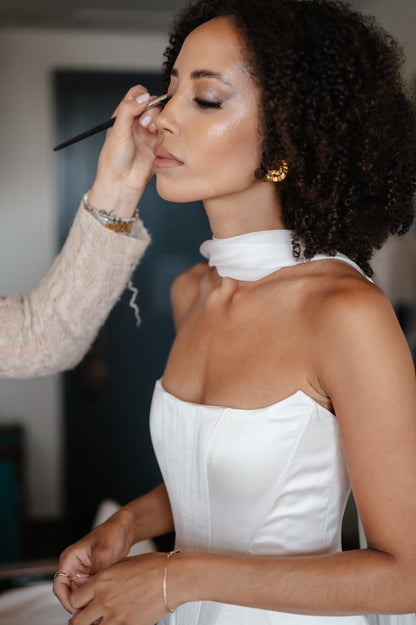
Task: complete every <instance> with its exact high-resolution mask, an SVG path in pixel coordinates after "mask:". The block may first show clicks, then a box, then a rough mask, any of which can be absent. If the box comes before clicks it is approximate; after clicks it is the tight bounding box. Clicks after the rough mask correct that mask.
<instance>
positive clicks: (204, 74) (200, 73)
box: [171, 69, 231, 87]
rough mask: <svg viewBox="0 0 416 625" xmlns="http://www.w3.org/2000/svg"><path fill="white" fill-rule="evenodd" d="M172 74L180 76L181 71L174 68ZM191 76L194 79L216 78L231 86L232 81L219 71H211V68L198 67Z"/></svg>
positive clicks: (176, 76)
mask: <svg viewBox="0 0 416 625" xmlns="http://www.w3.org/2000/svg"><path fill="white" fill-rule="evenodd" d="M171 74H172V76H174V77H175V78H178V77H179V72H178V70H177V69H173V70H172V72H171ZM191 78H192V79H193V80H198V79H200V78H215V79H216V80H219V81H220V82H222V83H224V84H225V85H228V86H229V87H230V86H231V85H230V83H229V82H228V80H227V79H226V78H224V76H223V75H222V74H220V73H219V72H213V71H211V70H209V69H196V70H195V71H193V72H192V73H191Z"/></svg>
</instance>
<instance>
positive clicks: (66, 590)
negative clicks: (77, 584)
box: [53, 575, 74, 614]
mask: <svg viewBox="0 0 416 625" xmlns="http://www.w3.org/2000/svg"><path fill="white" fill-rule="evenodd" d="M53 592H54V594H55V595H56V597H57V598H58V599H59V601H60V602H61V603H62V605H63V606H64V608H65V610H66V611H67V612H70V613H71V614H73V613H74V608H73V607H72V605H71V603H70V601H69V597H70V595H71V579H70V578H69V577H66V576H63V575H62V576H58V577H56V578H55V581H54V583H53Z"/></svg>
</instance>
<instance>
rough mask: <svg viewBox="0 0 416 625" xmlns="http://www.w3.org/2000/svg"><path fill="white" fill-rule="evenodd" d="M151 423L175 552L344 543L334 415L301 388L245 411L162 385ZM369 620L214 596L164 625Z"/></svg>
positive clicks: (309, 550) (350, 624) (344, 486)
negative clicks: (189, 398)
mask: <svg viewBox="0 0 416 625" xmlns="http://www.w3.org/2000/svg"><path fill="white" fill-rule="evenodd" d="M150 427H151V435H152V441H153V445H154V449H155V452H156V456H157V459H158V461H159V466H160V469H161V472H162V475H163V479H164V481H165V484H166V488H167V490H168V493H169V499H170V502H171V505H172V511H173V516H174V522H175V530H176V548H178V549H182V550H184V551H199V552H201V551H202V552H214V553H220V554H258V555H286V556H295V555H299V554H307V555H311V554H327V553H334V552H337V551H340V549H341V521H342V516H343V513H344V508H345V503H346V500H347V497H348V494H349V490H350V486H349V481H348V475H347V470H346V466H345V460H344V455H343V449H342V443H341V438H340V433H339V428H338V423H337V421H336V419H335V417H334V415H333V414H332V413H331V412H329V411H328V410H326V409H325V408H323V407H322V406H320V405H319V404H317V403H316V402H315V401H314V400H313V399H312V398H310V397H309V396H307V395H305V394H304V393H303V392H302V391H298V392H297V393H295V394H293V395H291V396H290V397H287V398H286V399H284V400H283V401H280V402H278V403H276V404H273V405H271V406H267V407H265V408H261V409H256V410H241V409H233V408H224V407H221V406H207V405H199V404H193V403H190V402H186V401H182V400H180V399H178V398H176V397H175V396H173V395H171V394H170V393H168V392H167V391H166V390H164V388H163V384H162V382H161V381H158V382H157V383H156V387H155V391H154V395H153V401H152V408H151V415H150ZM323 622H324V623H326V624H328V625H341V624H343V623H344V624H345V625H364V624H366V623H368V621H367V619H366V617H365V616H349V617H332V616H325V617H321V616H319V617H318V616H305V615H297V614H287V613H282V612H272V611H267V610H259V609H254V608H245V607H241V606H232V605H226V604H221V603H214V602H209V601H198V602H192V603H186V604H184V605H181V606H179V608H178V609H177V610H176V612H175V613H174V614H167V615H166V617H165V618H163V619H162V621H161V623H163V625H168V624H169V625H301V624H302V625H306V624H308V625H312V624H315V623H316V624H318V623H319V624H320V625H321V624H322V623H323Z"/></svg>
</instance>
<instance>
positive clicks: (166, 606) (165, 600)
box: [162, 549, 181, 614]
mask: <svg viewBox="0 0 416 625" xmlns="http://www.w3.org/2000/svg"><path fill="white" fill-rule="evenodd" d="M180 552H181V550H180V549H175V551H169V553H167V554H166V561H165V572H164V574H163V583H162V588H163V603H164V604H165V608H166V609H167V611H168V612H169V613H170V614H173V613H174V611H175V610H171V609H170V607H169V605H168V591H167V588H166V582H167V579H168V562H169V558H171V557H172V556H174V555H175V554H176V553H180Z"/></svg>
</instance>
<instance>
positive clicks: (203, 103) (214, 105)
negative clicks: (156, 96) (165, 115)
mask: <svg viewBox="0 0 416 625" xmlns="http://www.w3.org/2000/svg"><path fill="white" fill-rule="evenodd" d="M171 98H172V96H171V95H170V96H168V97H167V98H166V100H165V101H164V102H162V107H163V108H164V107H165V106H166V104H167V103H168V102H169V100H171ZM194 102H195V103H196V104H197V105H198V106H199V107H200V108H201V109H219V108H221V104H222V103H221V102H215V101H212V100H202V99H201V98H194Z"/></svg>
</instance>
